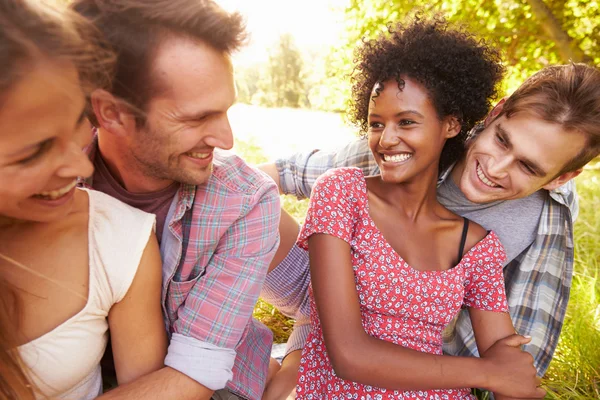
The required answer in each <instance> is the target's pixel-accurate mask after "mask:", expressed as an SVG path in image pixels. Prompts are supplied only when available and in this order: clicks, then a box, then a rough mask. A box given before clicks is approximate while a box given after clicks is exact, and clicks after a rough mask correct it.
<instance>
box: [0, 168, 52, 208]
mask: <svg viewBox="0 0 600 400" xmlns="http://www.w3.org/2000/svg"><path fill="white" fill-rule="evenodd" d="M44 175H46V174H44ZM49 180H50V178H49V177H47V176H40V175H39V174H37V175H36V174H30V173H28V174H11V175H10V176H5V175H3V176H1V177H0V203H2V204H4V205H8V204H15V203H19V202H21V201H24V200H27V199H28V198H29V197H31V196H33V195H34V194H36V193H39V192H42V191H44V190H45V189H46V186H47V183H48V181H49Z"/></svg>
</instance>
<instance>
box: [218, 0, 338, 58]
mask: <svg viewBox="0 0 600 400" xmlns="http://www.w3.org/2000/svg"><path fill="white" fill-rule="evenodd" d="M216 1H217V3H219V4H220V5H221V6H222V7H224V8H225V9H227V10H230V11H232V10H236V11H239V12H240V13H242V14H243V15H244V16H245V17H246V21H247V28H248V31H249V33H250V43H249V45H248V46H246V48H244V49H243V50H242V51H241V52H240V53H238V54H236V55H235V56H234V63H235V64H237V65H248V64H252V63H256V62H261V61H266V60H267V59H268V48H269V47H270V46H271V45H272V44H273V43H275V42H276V40H277V38H278V37H279V36H280V35H281V34H283V33H290V34H292V35H293V36H294V39H295V42H296V46H297V47H298V48H299V49H300V50H301V51H302V50H306V51H310V50H317V51H318V50H324V49H328V48H329V47H330V46H331V45H333V44H335V43H336V42H337V40H338V38H339V36H340V34H341V33H342V31H343V25H342V18H343V13H342V12H341V11H340V10H343V7H344V5H345V4H346V3H347V2H348V0H216Z"/></svg>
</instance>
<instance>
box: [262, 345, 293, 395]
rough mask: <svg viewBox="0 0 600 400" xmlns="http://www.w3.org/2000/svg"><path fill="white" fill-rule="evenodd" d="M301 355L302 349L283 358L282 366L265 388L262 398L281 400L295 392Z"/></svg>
mask: <svg viewBox="0 0 600 400" xmlns="http://www.w3.org/2000/svg"><path fill="white" fill-rule="evenodd" d="M301 355H302V351H300V350H296V351H293V352H291V353H289V354H288V355H287V356H286V357H285V358H284V359H283V363H282V364H281V368H280V369H279V371H278V372H277V374H276V375H275V377H274V378H273V379H272V380H271V382H270V383H269V386H267V388H266V389H265V393H264V394H263V397H262V400H281V399H285V398H287V397H288V396H289V395H290V394H292V393H293V392H294V389H295V388H296V382H297V380H298V368H299V367H300V357H301Z"/></svg>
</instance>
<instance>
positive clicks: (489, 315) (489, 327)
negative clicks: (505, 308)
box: [469, 308, 546, 400]
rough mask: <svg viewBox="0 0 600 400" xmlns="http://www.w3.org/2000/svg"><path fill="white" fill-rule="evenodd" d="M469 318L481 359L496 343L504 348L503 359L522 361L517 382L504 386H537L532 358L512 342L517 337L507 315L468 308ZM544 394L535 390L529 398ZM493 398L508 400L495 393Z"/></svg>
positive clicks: (493, 349) (541, 390)
mask: <svg viewBox="0 0 600 400" xmlns="http://www.w3.org/2000/svg"><path fill="white" fill-rule="evenodd" d="M469 316H470V317H471V323H472V325H473V332H474V334H475V340H476V342H477V348H478V350H479V354H481V357H482V358H483V359H486V357H489V356H490V353H488V351H490V352H491V353H493V352H494V351H496V349H495V348H492V347H493V346H494V345H495V344H496V343H497V345H496V346H499V345H501V346H504V349H505V352H504V357H507V358H511V359H513V360H517V359H520V360H523V363H522V364H521V365H522V369H521V370H520V371H519V373H518V375H517V376H518V378H519V382H514V383H512V382H506V384H507V385H513V384H514V385H519V384H520V382H527V384H529V385H530V387H537V386H539V384H540V379H539V378H538V377H537V371H536V369H535V367H534V366H533V357H532V356H531V355H530V354H529V353H527V352H525V351H523V350H521V346H520V345H519V344H518V342H514V341H513V339H514V338H515V337H517V335H515V328H514V327H513V324H512V322H511V320H510V316H509V315H508V313H499V312H492V311H482V310H478V309H475V308H469ZM492 355H493V354H492ZM492 364H493V362H492ZM515 372H516V371H515ZM545 394H546V391H545V390H543V389H541V388H537V390H536V391H535V392H534V393H532V394H531V395H530V396H529V398H543V397H544V396H545ZM495 397H496V400H501V399H503V400H504V399H509V398H510V397H507V396H503V395H501V394H499V393H495Z"/></svg>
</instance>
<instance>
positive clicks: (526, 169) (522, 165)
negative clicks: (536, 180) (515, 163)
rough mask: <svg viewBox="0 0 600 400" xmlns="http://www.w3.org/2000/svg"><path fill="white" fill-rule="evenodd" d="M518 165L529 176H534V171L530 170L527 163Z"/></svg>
mask: <svg viewBox="0 0 600 400" xmlns="http://www.w3.org/2000/svg"><path fill="white" fill-rule="evenodd" d="M519 164H520V165H521V168H523V170H524V171H525V172H526V173H528V174H530V175H536V172H535V170H534V169H533V168H531V167H530V166H529V165H528V164H527V163H524V162H522V161H520V162H519Z"/></svg>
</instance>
